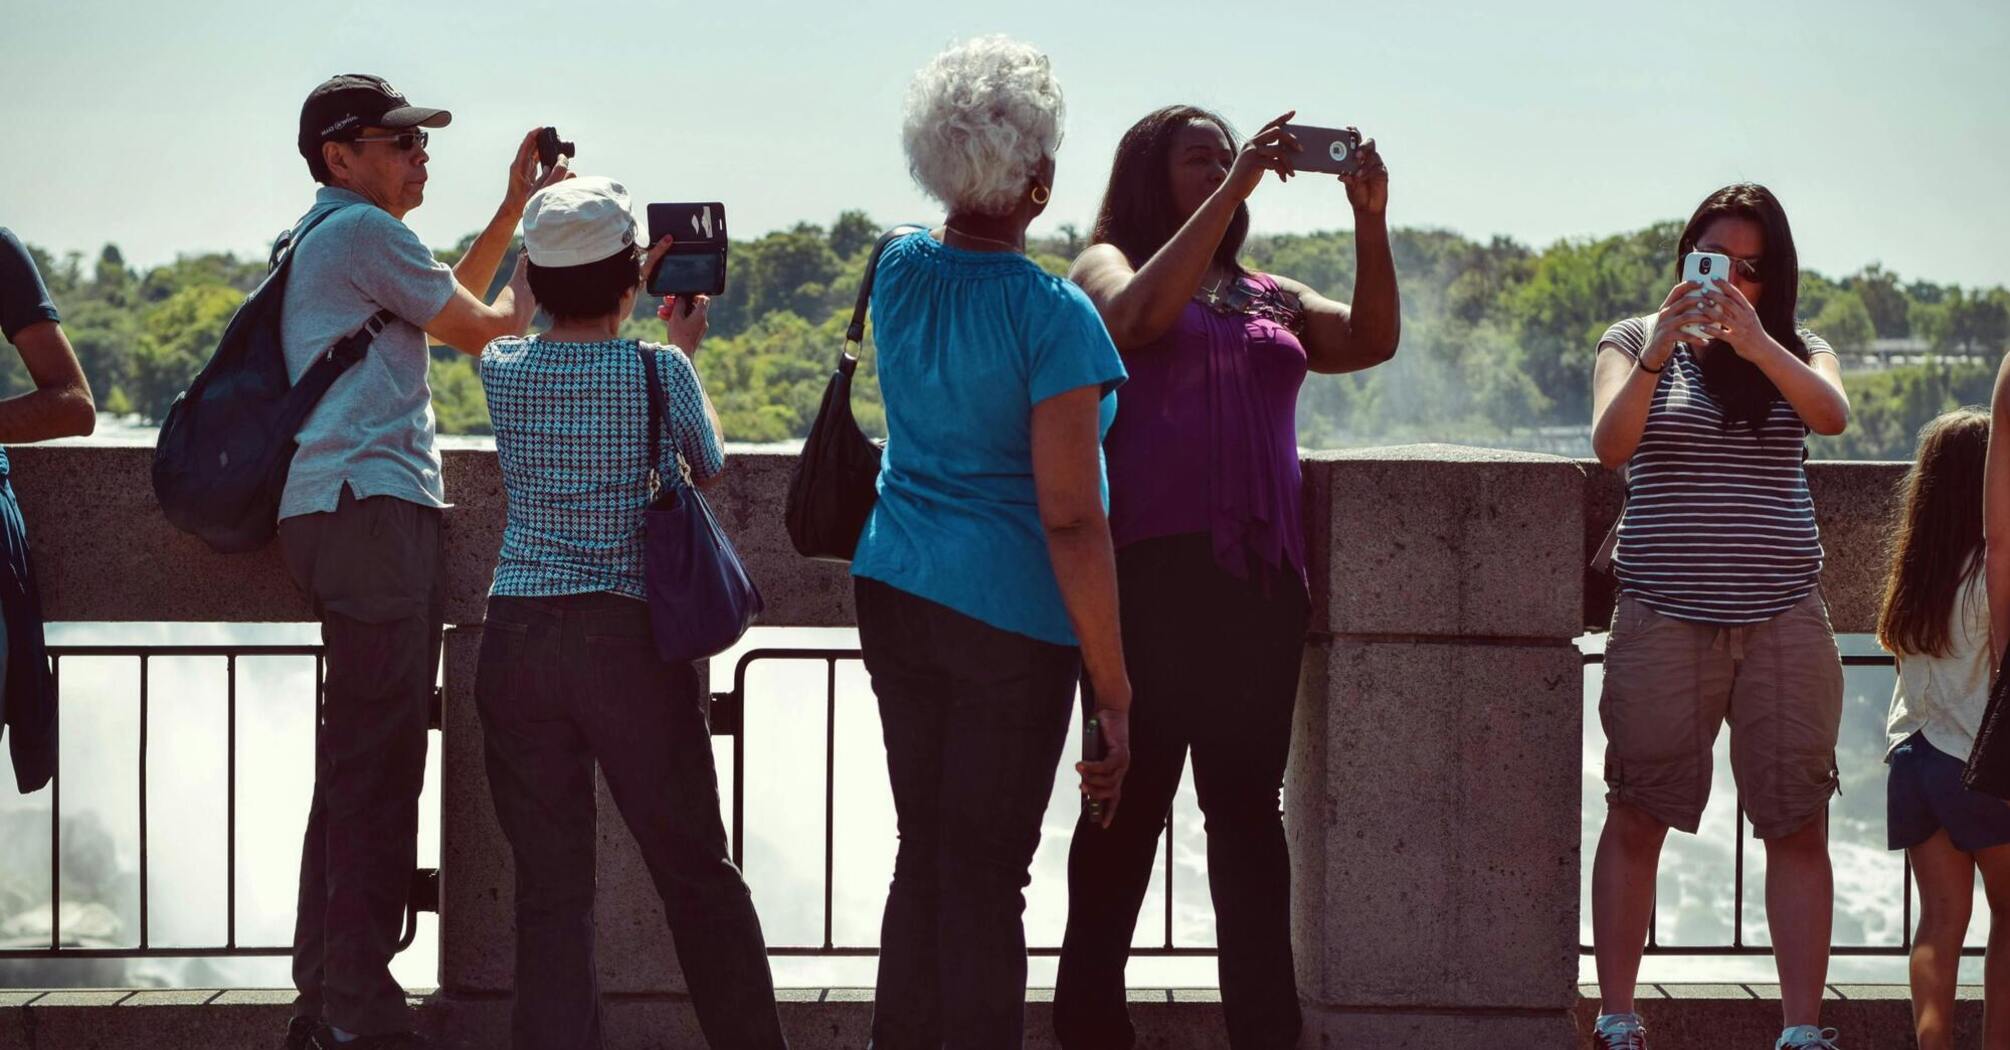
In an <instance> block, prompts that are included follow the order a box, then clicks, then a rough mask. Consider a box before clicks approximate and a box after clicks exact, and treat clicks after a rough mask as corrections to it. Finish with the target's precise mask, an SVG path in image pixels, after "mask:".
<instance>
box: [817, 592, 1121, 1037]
mask: <svg viewBox="0 0 2010 1050" xmlns="http://www.w3.org/2000/svg"><path fill="white" fill-rule="evenodd" d="M854 587H855V593H856V595H857V599H858V633H859V644H860V647H861V648H862V649H863V650H864V654H865V666H866V670H867V672H869V673H870V674H871V676H872V689H873V692H874V693H875V694H876V695H877V696H878V698H879V717H880V724H881V728H882V730H883V732H884V734H885V737H886V768H887V774H888V776H889V777H890V778H891V779H892V782H893V805H894V812H895V818H896V822H897V824H898V828H899V833H900V849H899V852H898V853H897V854H896V855H895V859H894V869H893V886H892V888H891V889H890V890H889V891H888V893H887V898H886V915H885V918H884V920H883V922H882V925H881V927H880V955H879V987H878V990H877V992H876V993H875V995H874V1008H873V1015H872V1043H871V1045H872V1047H873V1048H874V1050H944V1048H949V1050H990V1048H1000V1050H1003V1048H1015V1050H1016V1048H1017V1047H1018V1046H1019V1045H1020V1039H1021V1035H1022V1033H1023V1031H1024V1028H1025V1006H1026V931H1025V926H1024V924H1023V922H1022V915H1023V913H1024V912H1025V910H1026V900H1025V895H1024V890H1025V888H1026V883H1027V882H1028V880H1029V877H1030V876H1029V871H1030V869H1031V867H1032V863H1033V850H1034V848H1035V847H1036V846H1038V845H1039V842H1040V819H1041V816H1042V815H1043V814H1044V813H1045V812H1046V809H1047V801H1048V799H1049V798H1051V797H1052V795H1053V791H1054V776H1055V768H1056V766H1057V765H1058V764H1059V762H1060V759H1061V749H1062V745H1063V743H1064V740H1065V738H1066V737H1067V735H1068V713H1069V712H1068V708H1069V704H1070V703H1071V702H1072V700H1073V698H1074V694H1075V684H1076V680H1077V678H1078V677H1079V676H1080V673H1081V659H1080V655H1079V653H1078V651H1077V650H1076V649H1074V648H1073V647H1070V646H1063V645H1054V644H1051V643H1048V642H1042V641H1036V640H1035V639H1032V638H1029V637H1026V636H1025V635H1020V634H1014V633H1012V632H1010V631H1004V630H1000V629H998V628H996V627H992V626H990V625H989V624H986V623H983V622H981V621H978V620H975V619H972V618H971V617H968V616H965V615H963V614H962V613H959V612H956V611H955V610H953V609H950V608H947V607H945V606H943V605H939V604H937V603H935V602H932V601H928V600H927V599H924V598H921V597H918V596H916V595H913V594H909V593H907V592H906V591H902V590H899V589H898V588H895V587H891V586H888V585H887V584H884V583H880V582H878V581H876V580H871V579H866V578H863V577H860V578H856V579H855V580H854Z"/></svg>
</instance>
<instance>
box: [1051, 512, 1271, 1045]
mask: <svg viewBox="0 0 2010 1050" xmlns="http://www.w3.org/2000/svg"><path fill="white" fill-rule="evenodd" d="M1117 589H1118V595H1119V598H1120V599H1121V601H1122V617H1123V635H1124V663H1125V666H1126V668H1128V670H1129V672H1130V676H1131V690H1132V697H1131V768H1130V772H1129V773H1127V774H1126V775H1125V777H1124V794H1123V799H1122V802H1121V803H1120V804H1119V805H1118V807H1117V816H1116V819H1115V820H1114V821H1112V822H1111V825H1110V827H1108V828H1100V827H1095V826H1093V825H1090V824H1088V823H1087V822H1083V823H1080V824H1077V825H1076V827H1075V840H1074V844H1073V846H1072V848H1071V849H1070V850H1069V852H1068V931H1067V934H1066V935H1065V937H1064V938H1063V941H1062V946H1061V965H1060V971H1059V973H1058V974H1057V976H1056V979H1055V988H1054V1030H1055V1035H1056V1036H1058V1037H1059V1039H1060V1042H1061V1045H1062V1046H1063V1047H1065V1048H1067V1050H1124V1048H1126V1047H1129V1046H1131V1045H1132V1044H1133V1042H1134V1041H1135V1038H1136V1036H1135V1033H1134V1031H1133V1029H1132V1027H1131V1023H1130V1018H1129V1017H1128V1016H1127V1013H1126V1010H1125V1006H1124V964H1125V962H1126V960H1127V959H1128V958H1129V955H1130V946H1131V937H1132V934H1133V932H1134V930H1135V929H1136V927H1137V920H1138V906H1139V904H1140V903H1142V902H1143V900H1144V895H1145V890H1146V887H1147V886H1148V885H1149V884H1150V882H1151V876H1152V867H1153V865H1154V863H1155V862H1156V858H1157V857H1158V840H1159V833H1160V831H1161V830H1162V829H1163V828H1164V826H1165V821H1166V812H1167V810H1168V809H1170V808H1171V805H1172V799H1173V792H1174V791H1175V789H1177V788H1178V787H1179V780H1180V773H1181V771H1182V769H1183V767H1184V766H1185V764H1186V756H1187V752H1188V751H1189V750H1191V751H1192V753H1193V776H1194V788H1195V792H1196V793H1197V794H1198V795H1199V800H1200V809H1201V813H1202V814H1203V815H1204V816H1205V817H1206V821H1207V875H1208V888H1209V890H1210V893H1211V895H1212V896H1213V898H1214V919H1215V928H1216V937H1217V942H1218V944H1219V946H1220V962H1219V965H1220V968H1221V999H1222V1008H1223V1012H1224V1014H1225V1015H1226V1018H1227V1021H1228V1043H1229V1046H1231V1047H1233V1048H1235V1050H1280V1048H1286V1047H1290V1046H1293V1045H1294V1044H1295V1043H1296V1042H1297V1039H1298V1032H1299V1028H1300V1025H1301V1018H1300V1015H1299V1008H1298V989H1297V984H1296V979H1295V975H1294V973H1293V964H1292V957H1291V859H1290V855H1289V853H1288V852H1287V850H1286V847H1285V841H1284V824H1283V819H1282V814H1281V811H1280V807H1279V800H1278V794H1279V792H1280V791H1281V790H1282V788H1283V785H1284V764H1285V758H1286V756H1287V755H1288V753H1289V752H1290V748H1291V718H1292V708H1293V706H1294V705H1295V703H1296V700H1297V695H1298V669H1299V662H1300V659H1301V656H1302V654H1303V653H1304V649H1305V626H1306V621H1307V616H1308V606H1307V602H1306V598H1305V590H1304V586H1303V584H1302V583H1301V582H1300V581H1299V580H1298V578H1297V576H1296V575H1295V574H1294V573H1292V572H1289V571H1285V572H1282V573H1271V574H1269V575H1268V577H1267V578H1266V576H1265V574H1263V573H1262V572H1261V571H1256V572H1254V573H1253V574H1252V578H1251V579H1249V580H1240V579H1237V578H1236V577H1234V576H1231V575H1230V574H1229V573H1227V572H1226V571H1224V570H1223V569H1222V568H1221V567H1220V566H1218V565H1217V564H1215V560H1214V554H1213V549H1212V544H1211V541H1210V540H1209V538H1208V536H1206V535H1205V534H1202V535H1195V536H1174V537H1168V538H1165V539H1155V540H1145V541H1142V542H1139V543H1133V544H1127V545H1126V546H1125V547H1124V548H1123V549H1122V550H1120V551H1118V552H1117Z"/></svg>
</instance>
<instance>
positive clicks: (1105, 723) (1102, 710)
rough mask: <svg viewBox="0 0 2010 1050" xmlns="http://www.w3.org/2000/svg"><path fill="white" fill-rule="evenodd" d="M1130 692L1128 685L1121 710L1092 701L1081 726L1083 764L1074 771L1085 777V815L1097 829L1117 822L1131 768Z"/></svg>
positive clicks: (1083, 792) (1083, 808)
mask: <svg viewBox="0 0 2010 1050" xmlns="http://www.w3.org/2000/svg"><path fill="white" fill-rule="evenodd" d="M1129 692H1130V689H1129V686H1128V685H1126V686H1125V687H1124V689H1123V693H1124V699H1122V700H1121V701H1119V702H1121V703H1122V704H1123V705H1124V706H1123V708H1121V709H1119V708H1113V707H1105V706H1102V705H1101V703H1099V702H1098V701H1097V700H1091V701H1090V703H1091V705H1092V707H1091V710H1090V711H1089V716H1088V718H1086V719H1085V720H1084V724H1083V726H1082V761H1080V762H1077V763H1075V772H1076V773H1077V774H1079V775H1080V776H1081V778H1082V815H1083V816H1084V817H1087V818H1088V819H1089V820H1091V821H1093V822H1094V823H1095V824H1096V825H1097V826H1098V827H1104V828H1107V827H1109V826H1110V822H1111V821H1112V820H1115V819H1116V815H1117V804H1118V802H1119V801H1120V800H1121V798H1122V795H1123V784H1124V774H1125V773H1126V772H1128V771H1129V770H1130V767H1131V728H1130V710H1129V708H1130V701H1129ZM1100 699H1106V697H1104V698H1100ZM1090 756H1095V757H1090Z"/></svg>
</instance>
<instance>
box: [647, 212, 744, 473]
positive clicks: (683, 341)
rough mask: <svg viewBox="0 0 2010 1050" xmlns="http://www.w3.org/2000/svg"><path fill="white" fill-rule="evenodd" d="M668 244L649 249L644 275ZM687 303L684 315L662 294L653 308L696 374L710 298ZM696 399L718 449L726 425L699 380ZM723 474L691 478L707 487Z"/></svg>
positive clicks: (666, 241)
mask: <svg viewBox="0 0 2010 1050" xmlns="http://www.w3.org/2000/svg"><path fill="white" fill-rule="evenodd" d="M669 247H670V238H668V237H665V238H663V240H662V242H660V243H658V244H657V245H656V246H655V247H654V248H652V249H651V250H650V256H649V260H648V261H647V262H645V263H644V264H643V267H642V272H643V273H644V274H647V273H649V271H650V270H652V269H654V268H655V267H654V265H653V264H654V261H655V260H656V259H657V258H659V257H660V256H661V255H662V254H663V252H664V250H666V249H668V248H669ZM691 304H692V305H691V312H690V314H689V315H686V314H685V313H684V312H683V310H682V309H681V308H680V307H679V304H678V302H677V297H676V296H674V295H666V296H664V297H663V305H661V306H658V307H657V308H656V316H657V317H659V318H662V320H663V328H664V332H665V335H666V341H667V342H668V343H669V344H670V345H671V346H674V347H676V348H677V349H679V350H682V351H683V352H684V357H685V358H686V359H687V360H689V361H690V362H691V373H692V374H693V375H696V374H697V372H698V344H699V343H700V342H701V341H703V340H704V338H705V331H706V329H708V328H710V327H711V313H712V297H711V296H709V295H700V296H694V297H693V298H692V300H691ZM698 400H700V401H702V402H703V403H704V405H705V422H706V423H707V425H709V426H710V427H711V428H712V440H713V441H714V442H716V443H717V444H718V446H719V448H720V449H721V450H723V449H725V447H726V428H725V427H723V426H721V425H720V424H719V410H718V409H716V408H713V407H712V395H711V394H710V393H708V392H707V391H706V390H705V384H703V383H699V384H698ZM724 473H725V471H723V470H722V471H720V472H719V474H714V475H712V476H711V477H709V478H705V479H704V480H702V481H694V484H696V485H697V486H698V487H699V488H701V489H702V488H709V487H711V485H712V483H713V482H716V481H718V480H719V476H720V474H724Z"/></svg>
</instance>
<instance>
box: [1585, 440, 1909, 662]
mask: <svg viewBox="0 0 2010 1050" xmlns="http://www.w3.org/2000/svg"><path fill="white" fill-rule="evenodd" d="M1583 466H1584V468H1585V470H1586V471H1587V473H1588V482H1587V484H1586V486H1585V512H1584V538H1585V550H1586V551H1587V552H1591V551H1595V550H1597V549H1598V544H1599V543H1600V542H1601V541H1603V540H1604V539H1605V535H1606V533H1607V532H1608V531H1610V530H1611V528H1612V522H1613V520H1614V519H1615V518H1617V517H1618V516H1619V510H1620V506H1621V504H1622V502H1623V496H1624V492H1623V491H1622V488H1621V486H1620V483H1619V475H1618V473H1617V472H1616V471H1610V470H1606V469H1605V468H1603V467H1601V466H1599V465H1598V463H1597V461H1596V460H1585V461H1583ZM1906 467H1907V464H1904V463H1864V462H1819V463H1810V464H1808V494H1809V496H1810V497H1811V498H1812V499H1813V500H1814V501H1815V526H1816V528H1817V529H1819V530H1820V532H1821V537H1822V550H1823V551H1824V552H1825V554H1826V557H1825V558H1824V559H1823V562H1822V596H1823V598H1825V599H1826V600H1827V601H1828V604H1829V617H1830V619H1831V620H1832V621H1833V622H1834V624H1835V629H1836V630H1837V631H1838V632H1859V631H1870V630H1873V629H1874V628H1875V627H1876V626H1877V608H1878V603H1879V602H1880V601H1881V600H1882V598H1883V596H1884V573H1885V569H1886V565H1885V559H1884V543H1885V537H1886V535H1887V533H1888V530H1889V529H1890V526H1891V522H1892V520H1893V516H1894V515H1895V514H1896V513H1897V512H1898V507H1899V503H1900V499H1899V495H1900V489H1899V486H1900V484H1901V483H1902V482H1903V481H1904V479H1905V471H1906ZM1589 560H1590V555H1589V553H1587V554H1586V561H1589ZM1584 579H1585V584H1584V622H1585V626H1586V628H1587V629H1589V630H1594V631H1603V630H1605V629H1606V628H1607V627H1608V626H1609V625H1610V624H1611V622H1612V602H1613V591H1614V587H1613V580H1612V576H1611V575H1610V574H1609V573H1601V572H1592V571H1590V570H1589V568H1587V569H1586V571H1585V578H1584Z"/></svg>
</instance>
